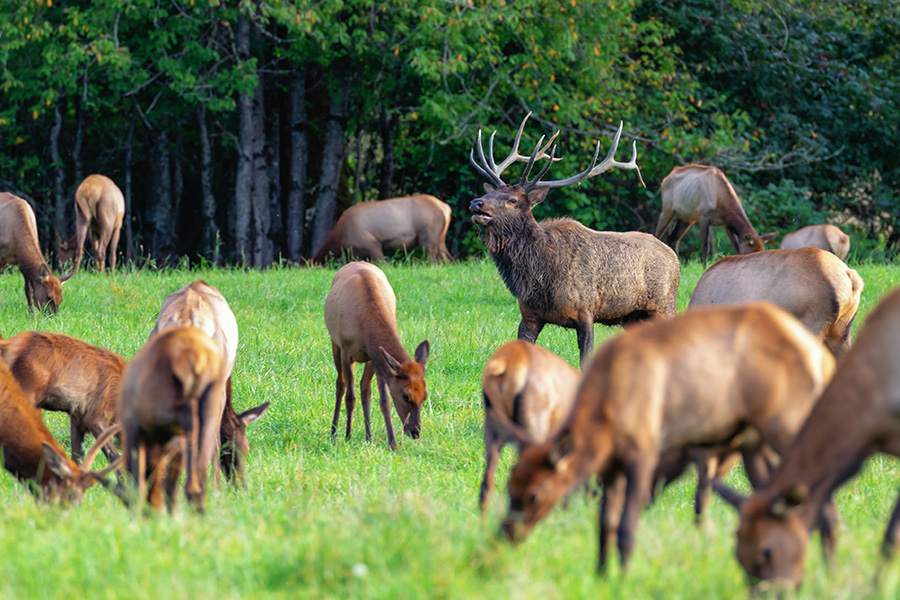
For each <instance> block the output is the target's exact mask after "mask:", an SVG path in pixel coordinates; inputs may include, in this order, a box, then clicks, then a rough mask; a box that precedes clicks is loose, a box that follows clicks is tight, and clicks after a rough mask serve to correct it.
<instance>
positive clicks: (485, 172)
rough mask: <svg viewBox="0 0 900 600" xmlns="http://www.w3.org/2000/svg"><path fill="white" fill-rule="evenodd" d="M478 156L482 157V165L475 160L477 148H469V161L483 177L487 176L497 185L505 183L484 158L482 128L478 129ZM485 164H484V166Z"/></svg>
mask: <svg viewBox="0 0 900 600" xmlns="http://www.w3.org/2000/svg"><path fill="white" fill-rule="evenodd" d="M477 145H478V156H479V157H480V158H481V165H479V164H478V163H477V162H475V148H472V149H471V150H469V162H471V163H472V166H473V167H475V170H476V171H478V173H479V174H481V176H482V177H484V178H486V179H487V180H488V181H490V182H491V183H493V184H494V185H495V186H500V185H503V180H501V179H500V177H499V176H498V175H497V174H496V173H495V172H494V170H493V169H491V168H490V167H489V166H488V164H487V161H486V160H485V158H484V147H483V145H482V143H481V130H480V129H479V130H478V142H477ZM482 165H483V166H482Z"/></svg>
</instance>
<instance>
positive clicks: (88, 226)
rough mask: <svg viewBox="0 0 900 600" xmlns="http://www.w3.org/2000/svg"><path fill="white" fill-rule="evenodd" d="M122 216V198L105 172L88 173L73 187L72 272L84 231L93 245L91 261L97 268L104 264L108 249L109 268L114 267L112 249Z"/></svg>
mask: <svg viewBox="0 0 900 600" xmlns="http://www.w3.org/2000/svg"><path fill="white" fill-rule="evenodd" d="M124 218H125V198H124V197H123V196H122V190H120V189H119V186H117V185H116V184H115V183H114V182H113V180H112V179H110V178H109V177H107V176H105V175H96V174H95V175H88V176H87V177H85V178H84V181H82V182H81V185H79V186H78V189H76V190H75V236H76V238H77V239H76V242H75V243H76V247H75V272H76V273H77V272H78V271H79V269H81V257H82V256H84V243H85V241H87V235H88V231H89V230H90V232H91V244H92V245H93V247H94V263H95V265H96V267H97V270H98V271H103V269H104V268H105V265H106V250H107V248H109V268H110V269H111V270H113V271H115V270H116V248H117V247H118V245H119V233H120V232H121V231H122V220H123V219H124Z"/></svg>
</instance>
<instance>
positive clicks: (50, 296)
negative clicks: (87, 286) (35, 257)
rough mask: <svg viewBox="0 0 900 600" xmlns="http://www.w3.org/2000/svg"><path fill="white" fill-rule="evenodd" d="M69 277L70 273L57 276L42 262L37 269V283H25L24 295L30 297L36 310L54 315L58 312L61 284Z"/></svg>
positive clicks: (60, 299)
mask: <svg viewBox="0 0 900 600" xmlns="http://www.w3.org/2000/svg"><path fill="white" fill-rule="evenodd" d="M69 277H71V275H67V276H65V277H63V278H58V277H56V276H55V275H54V274H53V273H51V272H50V267H48V266H47V265H46V264H42V265H41V266H40V267H39V269H38V285H29V284H28V283H26V284H25V287H26V290H25V291H26V295H28V296H29V297H30V298H31V301H32V303H33V304H34V305H35V306H37V307H38V310H41V311H44V312H49V313H50V314H53V315H55V314H57V313H58V312H59V305H60V304H62V284H63V283H65V282H66V281H67V280H68V279H69Z"/></svg>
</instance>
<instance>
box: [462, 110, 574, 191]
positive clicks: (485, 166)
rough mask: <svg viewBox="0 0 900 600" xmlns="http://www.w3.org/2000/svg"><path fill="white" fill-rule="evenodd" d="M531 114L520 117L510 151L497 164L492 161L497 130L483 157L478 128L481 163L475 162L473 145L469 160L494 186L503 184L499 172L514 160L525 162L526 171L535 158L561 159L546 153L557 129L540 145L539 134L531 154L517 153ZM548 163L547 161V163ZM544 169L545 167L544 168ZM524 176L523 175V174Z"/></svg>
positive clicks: (489, 141) (554, 138) (541, 140)
mask: <svg viewBox="0 0 900 600" xmlns="http://www.w3.org/2000/svg"><path fill="white" fill-rule="evenodd" d="M530 116H531V112H530V111H529V112H528V114H527V115H525V118H524V119H522V124H521V125H519V131H518V133H516V139H515V141H514V142H513V149H512V152H510V153H509V156H507V157H506V158H505V159H503V161H502V162H501V163H500V164H499V165H498V164H496V163H495V162H494V136H496V135H497V131H496V130H494V132H493V133H492V134H491V137H490V140H488V156H487V158H485V155H484V145H483V143H482V141H481V130H480V129H479V130H478V139H477V146H478V157H479V158H480V159H481V164H478V163H477V162H475V148H474V147H473V148H472V149H471V150H470V151H469V162H471V163H472V166H473V167H475V170H476V171H478V172H479V173H480V174H481V175H482V176H484V177H485V178H486V179H488V180H489V181H490V182H491V183H493V184H494V185H495V186H501V185H503V183H504V182H503V180H502V179H500V174H501V173H503V171H505V170H506V168H507V167H509V165H511V164H513V163H514V162H527V163H528V169H526V171H525V172H526V173H528V171H530V170H531V165H532V164H534V161H535V160H540V159H543V158H549V159H550V162H551V163H552V162H553V161H554V160H561V159H559V158H554V157H553V156H552V155H550V156H548V155H547V149H548V148H550V146H551V145H552V144H553V142H554V140H556V136H558V135H559V131H557V132H556V133H554V134H553V137H551V138H550V140H549V141H548V142H547V143H546V144H544V146H543V147H541V144H542V143H543V141H544V136H541V139H540V140H538V143H537V145H536V146H535V147H534V150H533V151H532V153H531V156H523V155H521V154H519V142H520V141H521V139H522V132H523V131H525V123H526V122H527V121H528V117H530ZM548 164H549V163H548ZM545 170H546V168H545ZM523 177H524V176H523Z"/></svg>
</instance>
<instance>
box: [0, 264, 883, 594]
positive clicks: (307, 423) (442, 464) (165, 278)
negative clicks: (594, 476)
mask: <svg viewBox="0 0 900 600" xmlns="http://www.w3.org/2000/svg"><path fill="white" fill-rule="evenodd" d="M855 267H856V268H857V269H858V270H859V272H860V275H861V276H862V277H863V279H864V280H865V283H866V289H865V291H864V293H863V303H862V307H861V310H860V315H859V317H858V318H857V321H856V327H858V326H859V325H860V324H861V323H862V322H864V320H865V315H866V314H867V313H868V311H869V310H870V309H871V308H872V307H873V306H874V305H875V304H876V303H877V301H878V299H879V297H881V296H882V295H883V294H884V293H885V292H886V291H887V290H889V289H891V288H892V287H895V286H897V285H900V267H897V266H891V265H855ZM384 270H385V272H386V274H387V276H388V279H389V280H390V281H391V283H392V284H393V287H394V289H395V291H396V293H397V296H398V321H399V325H400V330H401V331H400V332H401V337H402V339H403V341H404V345H405V346H406V348H407V349H408V350H410V351H412V350H413V349H414V348H415V346H416V345H417V344H418V343H419V342H420V341H421V340H423V339H426V338H427V339H428V340H430V342H431V345H432V353H431V358H430V361H429V364H428V371H427V379H428V387H429V399H428V401H427V402H426V404H425V407H424V413H423V417H422V424H423V431H422V438H421V439H420V440H417V441H413V440H410V439H409V438H405V437H403V438H402V439H399V440H398V441H399V443H400V449H399V451H397V452H394V453H392V452H390V451H389V450H388V448H387V444H386V439H385V430H384V423H383V422H382V419H381V416H380V413H379V411H378V410H377V408H374V409H373V411H372V412H373V415H372V418H373V427H372V428H373V434H374V436H375V437H374V440H373V442H372V443H366V442H365V441H364V436H363V427H362V421H361V419H362V414H361V411H357V414H356V418H357V421H356V423H355V424H354V433H353V437H352V439H351V440H350V441H349V442H347V441H344V440H343V437H342V436H341V437H340V438H339V439H337V440H335V441H332V440H330V439H329V437H328V432H329V427H330V425H331V414H332V410H333V406H334V400H333V397H334V377H335V373H334V367H333V364H332V362H331V350H330V341H329V339H328V334H327V332H326V330H325V325H324V321H323V318H322V306H323V302H324V299H325V295H326V294H327V292H328V288H329V286H330V283H331V278H332V277H333V275H334V270H329V269H311V270H306V269H273V270H269V271H265V272H257V271H249V272H244V271H232V270H216V271H163V272H149V271H140V272H138V271H133V272H132V271H127V270H125V271H120V272H119V273H117V274H115V275H113V276H109V275H98V274H94V273H83V274H81V275H79V276H77V277H75V278H74V279H72V280H71V281H70V282H68V283H67V284H66V286H65V288H64V293H65V301H64V302H63V304H62V306H61V309H60V312H59V315H58V316H57V317H55V318H47V317H30V316H29V314H28V311H27V309H26V307H25V298H24V293H23V291H22V288H23V282H22V278H21V276H20V275H19V273H18V271H16V270H15V269H10V270H8V271H7V273H6V274H5V275H3V276H0V298H2V301H0V332H2V333H3V335H5V336H9V335H13V334H15V333H17V332H19V331H24V330H29V329H42V330H50V331H60V332H65V333H68V334H71V335H74V336H77V337H80V338H82V339H85V340H87V341H89V342H91V343H95V344H98V345H101V346H104V347H107V348H110V349H112V350H114V351H116V352H119V353H120V354H122V355H123V356H124V357H126V359H127V358H130V357H131V356H132V355H133V354H134V353H135V352H136V351H137V349H138V348H139V347H140V346H141V345H142V344H143V343H144V342H145V341H146V338H147V334H148V333H149V332H150V329H151V328H152V326H153V323H154V321H155V319H156V316H157V314H158V311H159V307H160V304H161V303H162V300H163V299H164V298H165V296H166V295H167V294H168V293H170V292H172V291H174V290H176V289H178V288H179V287H181V286H182V285H184V284H186V283H189V282H190V281H192V280H194V279H201V278H202V279H205V280H206V281H207V282H209V283H210V284H212V285H215V286H217V287H218V288H219V289H220V290H221V291H222V293H223V294H224V295H225V296H226V298H228V300H229V302H230V303H231V306H232V309H233V310H234V312H235V314H236V315H237V319H238V324H239V326H240V333H241V340H240V347H239V350H238V362H237V366H236V369H235V408H236V409H237V410H238V411H241V410H242V409H244V408H247V407H250V406H255V405H256V404H259V403H260V402H263V401H265V400H271V401H272V407H271V408H270V409H269V411H268V412H267V413H266V414H265V416H264V417H263V418H262V419H261V420H260V421H258V422H257V423H256V424H254V425H251V426H250V430H249V431H248V433H249V436H250V441H251V444H252V450H251V455H250V457H249V465H248V473H249V476H248V482H247V483H248V485H247V488H246V489H245V490H243V491H241V492H237V493H236V492H234V491H232V490H231V489H227V488H223V489H220V490H217V491H214V492H213V493H212V494H211V497H210V498H209V501H208V514H207V515H206V516H197V515H195V514H193V513H191V512H190V511H188V510H185V509H184V504H183V502H182V503H181V504H180V505H179V509H178V510H177V512H176V514H175V515H173V516H171V517H169V516H166V515H159V516H151V517H140V516H136V515H135V514H132V513H130V512H129V511H127V510H126V509H125V508H124V507H123V506H122V505H121V504H120V503H119V502H118V500H116V499H115V498H114V497H112V496H111V495H110V494H108V493H106V492H104V491H103V490H102V489H99V488H98V489H92V490H90V491H89V492H88V494H87V495H86V497H85V501H84V502H83V503H82V505H81V506H79V507H76V508H65V507H60V506H47V505H44V504H37V503H35V501H34V499H33V498H32V497H31V496H30V495H29V494H28V493H27V492H26V491H25V489H24V488H23V486H21V485H20V484H18V483H17V482H16V481H15V480H14V479H13V478H12V477H11V476H9V475H8V474H6V473H4V475H2V476H0V497H2V499H3V515H4V518H3V522H2V525H0V556H2V557H3V558H2V560H0V597H3V598H36V597H41V598H76V597H90V598H113V597H127V598H239V597H240V598H250V597H253V598H260V597H291V598H293V597H302V598H392V599H394V598H511V597H514V598H541V599H545V598H582V597H584V598H586V597H591V598H631V599H634V598H665V599H666V600H675V599H677V598H743V597H746V595H747V594H746V588H745V582H744V579H743V572H742V571H741V570H740V568H739V566H738V564H737V562H736V561H735V559H734V557H733V548H734V535H733V532H734V529H735V524H736V519H735V516H734V514H733V513H732V512H731V510H730V508H729V507H728V506H726V505H725V504H724V503H722V502H721V501H719V500H718V499H716V500H714V502H713V505H712V506H711V510H710V514H709V515H708V517H709V518H708V521H707V526H706V529H705V530H703V531H700V530H698V529H696V528H695V527H694V526H693V525H692V522H693V521H692V508H691V500H692V494H693V487H694V482H695V478H694V477H693V476H690V477H687V478H685V480H684V481H682V482H679V483H677V484H675V485H673V486H671V487H670V488H669V489H668V490H666V492H665V494H664V495H663V496H662V497H661V499H660V500H659V501H658V502H657V503H656V504H655V505H654V506H652V507H651V508H649V509H648V510H647V511H646V512H645V513H644V515H643V517H642V519H641V523H640V526H639V529H638V536H637V537H638V541H637V547H636V550H635V553H634V556H633V559H632V566H631V569H630V570H629V572H628V573H627V575H625V576H621V575H620V574H619V573H618V571H617V569H613V574H612V575H611V576H610V577H609V578H607V579H598V578H596V577H595V575H594V564H595V561H596V552H597V550H596V519H597V510H596V502H595V501H594V500H593V499H591V498H589V497H587V496H586V495H585V494H583V493H578V494H576V495H575V496H574V497H573V499H572V501H571V502H570V503H569V505H568V507H567V508H566V509H565V510H562V509H559V508H557V509H556V510H555V511H553V512H552V513H551V514H550V515H549V516H548V517H547V518H546V519H545V520H544V521H543V522H542V523H540V524H539V525H538V526H537V527H536V528H535V530H534V532H533V533H532V535H531V537H530V538H529V540H528V541H527V543H525V544H524V545H522V546H520V547H517V548H511V547H509V546H507V545H505V544H503V543H499V542H498V541H497V540H496V532H497V527H498V523H499V520H500V518H501V516H502V515H503V514H504V513H505V510H506V498H505V479H506V474H507V473H508V470H509V466H510V464H511V463H512V461H513V460H514V455H515V453H514V451H513V450H512V449H511V448H507V449H506V450H505V451H504V455H503V458H504V460H503V462H502V464H501V468H500V471H499V473H498V489H497V492H496V494H495V496H494V498H493V499H492V504H491V509H490V511H489V514H488V516H487V517H486V518H484V519H482V518H481V516H480V515H479V513H478V510H477V494H478V485H479V482H480V480H481V475H482V469H483V466H484V459H483V455H482V451H483V443H482V422H483V411H482V407H481V398H480V389H479V379H480V372H481V368H482V366H483V364H484V362H485V360H486V359H487V357H488V356H490V354H491V353H492V352H493V351H494V350H495V349H496V348H497V347H498V346H499V345H500V344H501V343H502V342H503V341H505V340H507V339H509V338H512V337H515V333H516V327H517V325H518V320H519V314H518V309H517V306H516V303H515V301H514V300H513V298H512V297H511V296H510V295H509V293H508V292H507V291H506V289H505V288H504V287H503V285H502V282H501V281H500V278H499V276H498V275H497V272H496V270H495V268H494V266H493V265H492V264H491V263H490V262H489V261H486V260H481V261H474V262H464V263H460V264H455V265H451V266H432V265H420V264H405V265H385V266H384ZM700 272H701V269H700V266H699V265H698V264H687V265H685V266H684V268H683V275H682V284H681V289H680V294H679V308H681V309H683V308H684V306H685V305H686V304H687V299H688V297H689V296H690V291H691V290H692V289H693V286H694V283H695V282H696V281H697V278H698V277H699V275H700ZM616 332H617V329H611V328H605V327H602V326H598V327H597V329H596V335H597V344H598V345H599V344H601V343H602V340H603V339H604V338H606V337H609V336H610V335H614V334H615V333H616ZM540 343H541V344H542V345H544V346H546V347H549V348H550V349H551V350H553V351H555V352H557V353H559V354H560V355H561V356H563V357H564V358H565V359H566V360H568V361H569V362H570V363H571V364H576V363H577V354H578V353H577V345H576V342H575V333H574V331H570V330H562V329H559V328H556V327H548V328H547V329H545V330H544V332H543V334H542V336H541V339H540ZM376 406H377V405H376ZM47 420H48V421H49V423H50V426H51V429H52V431H53V432H54V434H55V435H57V437H59V438H61V441H62V442H63V444H64V446H65V447H68V446H67V444H68V425H67V421H66V420H65V419H64V418H62V416H61V415H48V417H47ZM395 427H398V425H397V419H396V417H395ZM101 460H102V459H101ZM733 477H734V478H735V481H736V482H737V481H738V477H739V476H738V475H734V476H733ZM898 481H900V478H898V464H897V462H896V461H895V460H894V459H892V458H887V457H882V456H879V457H875V458H874V459H872V460H870V461H869V462H868V463H867V466H866V468H865V470H864V473H863V474H862V476H861V477H859V478H858V479H856V480H854V481H853V482H852V483H851V484H850V485H848V486H847V487H845V488H844V489H843V490H842V491H841V492H840V495H839V498H838V506H839V509H840V514H841V526H840V529H839V536H840V542H839V548H838V554H837V560H836V562H835V566H834V568H833V569H832V570H831V573H830V574H829V573H827V572H826V569H825V565H824V564H823V562H822V560H821V557H820V553H819V552H818V541H817V540H814V544H813V545H811V548H810V550H811V551H810V560H809V561H808V563H807V569H806V579H805V583H804V586H803V588H802V589H801V591H800V593H799V594H798V597H803V598H826V597H827V598H853V599H859V598H897V597H898V596H900V560H896V561H894V562H893V563H892V564H889V565H887V566H886V567H885V568H884V569H883V570H881V569H880V568H879V562H878V558H877V557H878V553H877V548H878V544H879V543H880V537H881V535H882V532H883V529H884V526H885V524H886V522H887V518H888V516H889V514H890V509H891V507H892V506H893V503H894V501H895V500H896V497H897V488H898V486H897V484H898Z"/></svg>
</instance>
